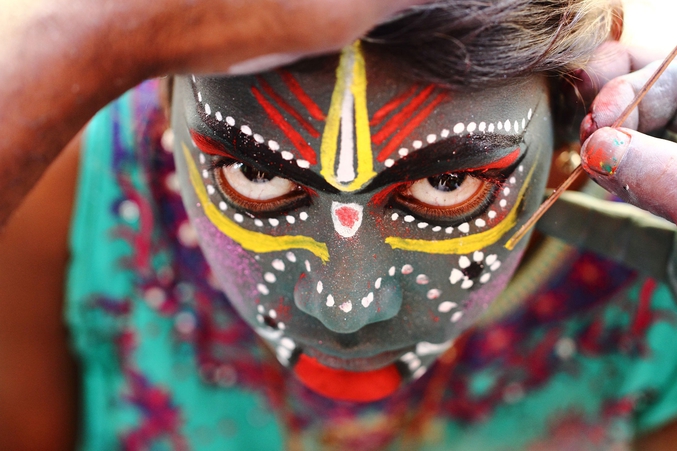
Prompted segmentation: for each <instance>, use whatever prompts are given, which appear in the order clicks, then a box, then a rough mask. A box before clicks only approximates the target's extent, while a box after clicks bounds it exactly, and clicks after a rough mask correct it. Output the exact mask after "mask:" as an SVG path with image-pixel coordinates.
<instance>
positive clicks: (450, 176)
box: [428, 172, 466, 193]
mask: <svg viewBox="0 0 677 451" xmlns="http://www.w3.org/2000/svg"><path fill="white" fill-rule="evenodd" d="M465 177H466V174H465V173H460V174H459V173H454V172H451V173H446V174H442V175H436V176H434V177H428V183H430V185H431V186H432V187H433V188H435V189H436V190H438V191H442V192H444V193H448V192H450V191H454V190H456V189H458V188H459V187H460V186H461V185H462V184H463V181H464V180H465Z"/></svg>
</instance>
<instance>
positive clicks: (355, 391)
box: [294, 354, 402, 402]
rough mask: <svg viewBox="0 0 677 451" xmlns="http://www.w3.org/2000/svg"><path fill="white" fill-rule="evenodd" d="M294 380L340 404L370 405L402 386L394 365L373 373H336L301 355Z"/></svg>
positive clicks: (339, 371) (295, 369)
mask: <svg viewBox="0 0 677 451" xmlns="http://www.w3.org/2000/svg"><path fill="white" fill-rule="evenodd" d="M294 372H295V373H296V377H298V378H299V380H300V381H301V382H303V384H304V385H305V386H306V387H308V388H310V389H311V390H313V391H315V392H317V393H319V394H320V395H322V396H326V397H327V398H332V399H337V400H340V401H353V402H372V401H378V400H379V399H383V398H385V397H387V396H390V395H392V394H393V393H394V392H395V390H397V388H398V387H399V386H400V384H401V383H402V376H400V373H399V372H398V371H397V368H395V365H394V364H391V365H388V366H386V367H384V368H380V369H378V370H372V371H347V370H337V369H334V368H329V367H328V366H325V365H322V364H321V363H320V362H318V361H317V360H316V359H314V358H312V357H309V356H307V355H305V354H301V356H300V357H299V360H298V362H297V363H296V365H295V366H294Z"/></svg>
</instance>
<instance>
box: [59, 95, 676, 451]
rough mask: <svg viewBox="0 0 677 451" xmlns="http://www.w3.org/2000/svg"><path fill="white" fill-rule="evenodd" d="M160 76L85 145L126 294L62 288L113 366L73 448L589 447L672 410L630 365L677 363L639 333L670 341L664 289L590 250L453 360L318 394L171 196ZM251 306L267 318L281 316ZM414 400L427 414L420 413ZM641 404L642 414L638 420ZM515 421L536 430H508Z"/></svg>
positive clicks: (481, 331) (106, 367) (476, 335)
mask: <svg viewBox="0 0 677 451" xmlns="http://www.w3.org/2000/svg"><path fill="white" fill-rule="evenodd" d="M156 88H157V84H156V82H150V83H146V84H144V85H142V86H140V87H138V88H137V89H136V90H135V91H133V92H131V93H129V94H127V95H126V97H125V98H123V99H122V100H120V101H118V102H117V103H116V104H113V105H112V106H111V107H109V110H108V113H107V114H109V116H108V120H109V123H107V124H106V125H108V126H109V127H112V135H111V136H112V138H111V139H112V147H111V152H110V155H108V156H107V157H106V156H105V153H103V152H102V153H99V157H97V158H108V157H110V160H109V161H105V160H104V161H102V162H100V163H99V164H101V165H103V166H104V167H106V166H108V167H109V168H110V170H109V173H110V177H111V181H110V183H113V184H114V185H115V186H116V187H117V195H116V196H110V197H109V198H102V199H100V205H98V206H96V207H94V206H93V205H92V204H91V203H90V204H88V205H87V206H86V207H83V206H82V205H81V206H80V207H79V208H80V209H83V208H89V209H92V208H96V209H99V210H106V212H107V214H110V215H111V217H112V218H114V219H113V222H114V223H115V225H114V226H113V227H107V228H106V227H102V229H101V230H102V232H101V233H102V236H105V238H106V239H107V241H105V242H103V243H101V244H100V246H101V249H98V250H93V251H92V252H96V253H100V252H103V248H105V247H106V246H112V245H113V244H111V243H117V244H115V245H120V243H123V244H124V245H125V246H124V250H123V251H122V252H118V255H122V256H123V257H122V258H120V259H117V260H116V261H114V262H112V263H110V266H111V267H112V268H117V271H120V272H122V273H125V274H127V275H128V277H129V278H130V279H129V280H130V281H131V282H130V284H129V286H128V289H126V290H125V291H124V292H123V293H120V292H116V293H114V292H107V291H105V290H104V291H97V290H96V289H94V288H92V289H89V290H88V289H83V290H82V292H83V293H85V294H83V295H81V296H71V299H70V300H69V303H70V306H69V311H70V314H69V318H70V322H71V325H72V327H73V329H74V334H75V341H76V346H77V347H78V349H79V351H80V353H81V355H82V358H83V360H84V361H85V363H86V366H88V367H90V368H91V367H97V368H99V367H100V368H103V370H101V371H103V372H106V371H107V372H109V373H107V374H109V376H108V378H103V379H105V380H106V381H107V382H99V384H100V387H104V388H103V389H101V390H102V391H99V392H94V391H92V387H93V386H94V385H95V384H89V385H88V384H87V383H85V387H86V390H87V392H86V393H85V398H86V403H87V404H88V405H89V406H90V407H91V406H96V405H98V406H100V408H99V409H98V410H97V408H94V407H91V408H90V410H89V411H88V415H90V418H86V423H92V422H97V423H101V422H103V423H106V425H105V426H101V425H99V426H97V427H94V426H87V425H86V426H85V428H86V429H87V430H88V431H89V432H88V434H89V435H88V439H87V440H85V449H88V448H87V446H88V444H89V445H90V446H91V449H101V448H100V446H101V444H102V443H104V442H106V441H107V440H108V441H110V440H113V441H115V440H117V441H118V443H119V445H118V446H120V447H121V448H122V449H125V450H129V451H135V450H139V451H140V450H145V449H173V450H186V449H200V450H201V449H224V447H227V446H237V445H234V444H235V443H237V442H236V440H238V437H245V436H246V437H250V436H253V435H258V438H257V440H258V443H259V445H261V446H264V445H263V443H266V445H265V446H264V447H263V448H260V449H278V448H284V447H285V445H284V443H285V440H284V439H283V438H282V437H285V436H286V437H287V439H286V440H287V447H297V448H299V449H300V448H302V447H303V448H304V449H353V450H355V451H358V450H377V449H400V448H401V449H407V447H409V448H408V449H413V448H411V447H410V446H411V445H412V443H416V446H415V448H416V449H449V446H450V444H451V443H454V445H455V446H456V447H457V448H454V449H461V450H465V449H501V450H507V449H529V450H534V451H535V450H544V449H560V448H563V447H565V446H570V443H569V442H568V441H567V440H571V437H572V436H575V437H576V438H577V440H579V442H577V443H578V444H580V443H584V444H585V445H589V449H607V448H608V447H609V446H610V445H611V444H615V443H624V442H627V441H629V440H630V439H631V437H632V435H633V434H634V433H635V432H636V431H637V430H642V429H643V428H648V427H653V426H657V425H659V424H660V423H661V422H662V421H665V420H666V419H667V418H669V417H670V416H674V415H677V408H676V407H672V408H669V407H666V406H665V405H664V404H663V403H662V401H664V400H663V399H662V398H661V392H664V391H666V390H668V389H669V387H668V386H666V385H665V384H667V382H666V381H665V380H662V379H660V377H659V376H655V377H656V379H652V377H654V376H652V375H648V374H645V373H644V372H641V371H640V370H639V369H637V368H640V367H641V366H642V364H643V363H642V362H647V361H656V360H657V359H663V360H662V363H661V365H662V367H663V368H667V367H669V366H673V367H674V366H677V361H675V359H674V358H672V359H668V358H665V357H664V356H661V355H658V354H657V352H658V351H657V350H656V345H655V341H650V340H649V332H650V331H652V330H654V329H656V330H657V329H660V334H661V337H665V336H674V337H677V313H676V310H675V308H674V306H672V305H671V304H670V300H669V299H667V300H666V298H665V296H666V295H665V293H666V291H665V290H664V289H663V288H662V287H659V286H657V285H656V283H655V282H653V281H652V280H642V279H641V278H640V277H638V276H637V275H635V274H634V273H632V272H630V271H629V270H627V269H625V268H623V267H619V266H617V265H615V264H613V263H610V262H608V261H604V260H602V259H600V258H599V257H596V256H594V255H591V254H581V255H579V256H578V258H576V259H575V261H572V262H571V264H569V265H565V266H564V268H565V269H564V270H563V271H562V272H561V273H559V274H558V275H557V277H555V278H553V279H552V280H550V281H549V282H548V284H547V286H545V287H542V289H541V290H540V291H538V292H537V293H536V294H535V295H533V296H531V297H529V298H528V299H525V300H524V302H523V304H522V306H521V307H520V308H518V309H517V310H515V311H514V312H512V313H511V314H509V315H508V316H506V317H504V318H501V319H500V320H499V321H498V322H496V323H493V324H490V325H488V326H485V327H482V328H476V329H472V330H470V331H469V332H467V333H466V334H465V335H464V336H463V337H462V338H461V339H459V340H458V342H457V345H456V346H455V347H454V351H453V352H454V354H455V358H454V359H453V363H452V364H448V365H447V364H445V363H444V359H442V360H443V362H442V363H440V362H438V363H437V364H436V365H435V366H433V367H432V369H431V370H430V371H429V372H428V373H426V374H425V375H424V376H422V377H421V378H420V379H418V380H417V381H415V382H413V383H412V384H410V385H409V386H407V387H406V388H404V389H401V390H399V391H398V392H396V393H395V395H393V396H392V397H389V398H387V399H385V400H383V401H379V402H375V403H364V404H352V403H343V402H335V401H331V400H329V399H327V398H323V397H321V396H318V395H316V394H314V393H313V392H311V391H310V390H308V389H307V388H305V387H304V386H303V385H301V384H300V383H298V382H296V381H295V380H294V378H293V376H292V375H290V374H288V373H287V372H286V371H285V370H284V369H283V367H282V366H281V365H279V364H278V363H277V361H276V359H275V357H274V356H273V355H272V354H271V353H270V352H269V351H267V350H266V349H265V348H264V346H263V345H262V344H261V342H260V341H259V340H258V339H257V338H256V335H255V333H254V332H253V331H252V330H251V329H250V328H249V327H248V326H247V325H246V324H245V323H244V321H242V320H241V319H240V318H239V317H238V316H237V314H236V313H235V311H234V310H233V309H232V307H231V306H230V305H229V303H228V300H227V299H226V298H225V296H224V295H223V294H221V293H220V292H219V291H218V289H216V288H215V284H214V283H213V280H212V279H213V278H212V276H211V274H210V270H209V268H208V266H207V264H206V262H205V260H204V259H203V257H202V253H201V251H200V249H199V247H198V243H197V239H196V236H195V232H194V231H193V230H192V226H191V225H190V223H189V222H188V220H187V217H186V214H185V211H184V208H183V205H182V203H181V198H180V196H179V194H178V189H177V181H176V176H175V173H174V166H173V157H172V154H171V153H170V152H168V151H166V150H164V149H163V146H162V144H161V141H162V136H163V132H164V130H165V128H166V121H165V120H164V118H163V116H162V112H161V110H160V108H159V106H158V105H157V102H156ZM126 114H127V115H128V116H129V117H127V116H125V115H126ZM130 118H131V120H130ZM97 120H100V121H103V120H104V119H102V118H99V119H97ZM131 124H133V126H131V127H130V125H131ZM166 136H167V135H165V139H166ZM95 150H96V149H94V150H91V149H86V151H87V152H90V151H92V153H96V152H95ZM88 158H89V157H88ZM84 170H87V166H86V165H85V169H84ZM83 188H84V187H81V189H83ZM90 244H91V243H90ZM75 258H76V259H77V258H78V255H77V254H76V255H75ZM74 268H77V263H76V265H75V266H74ZM110 277H116V276H114V275H111V276H110ZM73 283H74V282H73V280H71V284H73ZM73 292H74V291H72V290H71V293H73ZM261 314H262V318H263V321H264V323H266V324H267V323H274V322H275V317H273V316H270V315H268V314H267V313H266V312H262V313H261ZM652 339H653V340H656V337H653V336H652ZM87 347H91V348H97V349H104V348H105V349H107V351H105V352H104V353H103V354H101V355H104V356H107V357H109V358H113V359H115V361H114V362H109V361H105V357H101V358H99V360H97V359H95V358H94V357H92V356H93V355H94V350H93V349H89V350H88V349H86V348H87ZM666 372H668V373H669V371H666ZM640 373H641V374H640ZM88 374H89V373H88ZM600 375H604V380H602V379H600V377H601V376H600ZM86 377H88V376H86ZM91 377H94V376H91ZM631 378H634V379H632V380H630V379H631ZM440 381H441V382H440ZM106 384H108V385H106ZM97 397H98V398H101V399H105V400H107V401H106V402H103V401H101V402H98V403H97V402H96V400H95V398H97ZM236 397H237V398H236ZM665 401H669V400H668V399H667V398H666V399H665ZM106 403H108V404H107V407H106V408H105V409H104V408H103V407H101V406H102V405H103V404H106ZM430 403H432V405H431V404H430ZM672 405H673V406H675V405H677V403H674V402H673V403H672ZM651 406H659V407H660V408H661V409H662V410H661V411H660V413H657V412H658V410H656V409H653V410H652V409H650V407H651ZM431 407H432V408H433V409H432V410H431ZM205 411H207V412H205ZM266 411H268V412H266ZM270 411H272V412H274V416H275V417H277V419H275V418H274V417H271V415H270ZM423 411H426V412H429V414H427V415H425V416H424V417H421V416H418V417H417V416H416V415H417V412H423ZM517 411H519V412H521V413H520V414H519V415H517V414H515V412H517ZM525 412H529V413H525ZM644 412H648V413H647V416H646V418H647V419H646V420H640V421H637V420H636V417H637V416H638V415H640V414H642V413H644ZM524 415H527V416H528V419H527V418H525V416H524ZM652 415H653V416H652ZM101 416H106V418H98V419H94V418H97V417H101ZM236 417H241V418H239V419H238V418H236ZM242 417H245V419H242ZM516 418H519V419H520V421H529V422H530V424H532V425H533V428H532V430H529V431H525V430H524V428H522V427H517V426H516V425H517V424H518V423H516V421H517V420H516ZM238 421H239V422H238ZM642 421H644V422H642ZM97 428H98V429H97ZM572 430H575V431H577V432H576V433H575V434H571V431H572ZM403 431H404V432H403ZM240 439H241V438H240ZM245 439H246V438H245ZM586 440H587V442H586ZM109 443H110V442H109ZM478 446H479V447H480V448H478ZM238 449H241V448H238ZM586 449H588V448H586Z"/></svg>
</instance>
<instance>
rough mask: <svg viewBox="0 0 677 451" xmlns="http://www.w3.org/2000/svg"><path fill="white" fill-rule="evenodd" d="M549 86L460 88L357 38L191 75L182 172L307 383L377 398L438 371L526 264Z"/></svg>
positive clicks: (331, 394)
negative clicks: (257, 67)
mask: <svg viewBox="0 0 677 451" xmlns="http://www.w3.org/2000/svg"><path fill="white" fill-rule="evenodd" d="M547 95H548V90H547V84H546V83H545V80H543V79H540V78H534V79H533V80H529V81H527V82H525V83H524V84H522V85H520V86H519V89H516V88H515V87H512V88H510V87H508V88H506V87H505V86H501V87H498V86H487V87H486V89H482V90H481V91H473V92H470V91H465V90H463V89H461V88H459V89H457V90H455V91H454V92H453V93H452V92H451V91H448V90H446V89H445V88H443V87H441V86H436V85H430V84H425V83H423V84H414V83H412V82H411V81H410V79H408V78H406V77H402V76H401V74H397V73H393V71H392V70H388V68H386V67H385V66H381V65H380V64H379V63H378V62H377V60H372V59H371V57H370V55H368V54H366V53H364V52H362V51H361V47H360V45H359V44H354V45H351V46H349V47H347V48H346V49H344V50H343V51H342V52H341V54H340V55H336V57H335V58H334V57H323V58H319V59H317V60H310V61H306V62H303V63H302V64H301V65H299V66H297V65H294V66H290V67H289V68H285V69H282V70H277V71H273V72H267V73H263V74H260V75H256V76H245V77H224V78H219V77H194V78H193V77H187V78H181V77H179V78H178V79H177V82H176V91H175V97H174V105H173V108H174V114H173V123H172V128H173V130H174V133H175V135H176V142H177V148H176V149H175V156H176V159H177V166H178V168H179V169H178V173H179V179H180V185H181V190H182V196H183V197H184V203H185V205H186V206H187V210H188V213H189V215H190V217H191V220H192V222H193V225H194V227H195V230H196V233H197V235H198V237H199V242H200V245H201V247H202V250H203V253H204V255H205V257H206V258H207V260H208V262H209V264H210V267H211V269H212V271H213V274H214V276H215V279H216V280H217V281H218V284H219V286H220V287H221V289H222V291H223V292H224V293H225V294H226V295H227V297H228V298H229V300H230V302H231V304H232V305H233V306H234V308H235V309H236V310H237V311H238V312H239V314H240V315H241V316H242V318H244V320H245V321H246V322H247V323H248V324H249V325H250V326H251V327H252V328H253V329H254V330H255V331H256V333H258V334H259V335H260V336H261V337H262V338H263V339H264V340H265V341H266V342H267V343H268V344H269V345H270V348H271V349H272V350H273V351H274V353H275V355H276V357H277V359H278V361H279V362H280V363H281V364H282V365H285V366H287V367H288V368H289V369H290V372H292V373H293V374H294V375H295V376H296V377H297V378H298V379H299V380H300V381H301V382H302V383H303V384H305V385H306V386H308V387H309V388H310V389H311V390H314V391H316V392H317V393H319V394H321V395H323V396H326V397H328V398H334V399H340V400H344V401H350V402H371V401H376V400H379V399H383V398H385V397H388V396H391V395H392V394H393V393H394V392H396V391H397V390H399V389H402V388H403V387H404V386H405V384H406V383H407V382H408V381H411V380H415V379H417V378H418V377H420V376H421V375H422V374H424V373H425V372H426V371H427V370H428V368H430V367H431V365H432V364H433V363H434V362H435V359H436V358H437V357H438V356H439V355H440V354H441V353H442V352H444V351H445V350H446V349H448V348H449V347H450V346H451V345H452V342H453V341H454V339H455V338H456V337H457V336H458V335H460V334H461V333H462V332H463V331H465V330H466V329H467V328H469V327H471V326H472V325H473V324H475V322H476V320H477V318H478V316H479V315H480V313H481V312H483V311H484V310H485V308H486V307H487V306H488V305H489V304H490V303H491V302H492V301H493V300H494V299H495V298H496V297H497V296H498V295H499V293H500V292H501V291H502V290H503V288H504V287H505V286H506V284H507V283H508V281H509V279H510V277H511V275H512V272H513V271H514V269H515V268H516V266H517V264H518V262H519V258H520V254H521V251H522V248H518V249H516V250H515V251H509V250H507V249H505V247H504V241H505V240H506V239H507V238H504V234H506V233H507V232H506V231H510V230H512V229H513V228H514V227H516V226H517V225H518V224H519V222H520V221H521V220H522V217H524V216H528V215H529V214H530V212H531V211H533V210H534V209H535V208H536V207H537V205H538V201H539V200H540V199H539V197H540V196H539V195H540V193H541V192H542V187H543V185H544V180H545V174H547V158H546V157H544V156H545V155H549V152H550V151H551V149H550V148H549V146H550V142H551V138H552V136H551V132H550V125H551V124H550V120H549V112H548V109H547V104H548V101H547V100H548V99H547Z"/></svg>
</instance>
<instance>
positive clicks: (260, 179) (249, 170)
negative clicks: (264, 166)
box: [238, 163, 274, 183]
mask: <svg viewBox="0 0 677 451" xmlns="http://www.w3.org/2000/svg"><path fill="white" fill-rule="evenodd" d="M238 169H239V170H240V171H241V172H242V175H244V176H245V177H247V179H248V180H249V181H251V182H254V183H267V182H269V181H271V180H272V179H273V178H274V176H273V175H271V174H268V173H267V172H261V171H259V170H258V169H254V168H253V167H251V166H247V165H245V164H242V163H238Z"/></svg>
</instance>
